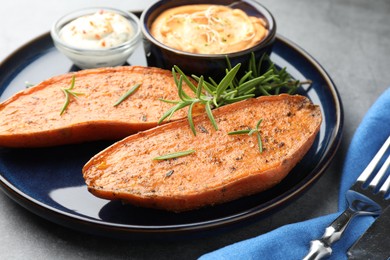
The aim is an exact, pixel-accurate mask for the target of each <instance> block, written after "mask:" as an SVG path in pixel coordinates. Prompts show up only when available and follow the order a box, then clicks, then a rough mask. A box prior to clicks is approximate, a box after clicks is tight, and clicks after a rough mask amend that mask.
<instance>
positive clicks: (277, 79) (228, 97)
mask: <svg viewBox="0 0 390 260" xmlns="http://www.w3.org/2000/svg"><path fill="white" fill-rule="evenodd" d="M240 67H241V64H237V65H235V66H234V67H232V66H231V64H230V61H229V59H227V69H226V74H225V76H224V78H223V79H222V80H221V81H220V82H219V83H217V82H216V81H215V80H214V79H212V78H209V79H208V81H207V80H204V77H203V76H200V77H198V76H196V75H192V78H193V79H195V81H196V82H197V84H194V83H192V82H191V81H190V80H189V79H188V77H187V76H186V75H185V74H184V72H183V71H181V70H180V68H179V67H178V66H176V65H175V66H174V67H173V68H172V75H173V78H174V79H175V84H176V87H177V89H178V96H179V100H165V99H161V101H163V102H167V103H171V104H174V106H172V107H171V108H170V109H169V110H168V111H166V112H165V113H164V114H163V116H162V117H161V118H160V120H159V122H158V123H161V122H162V121H164V120H166V119H167V120H170V118H171V117H172V115H173V114H174V113H175V112H176V111H178V110H180V109H183V108H185V107H189V108H188V122H189V125H190V128H191V131H192V132H193V134H194V135H196V130H195V129H196V128H195V125H194V122H193V116H192V110H193V108H194V106H195V105H196V104H201V105H204V106H205V110H206V114H207V116H208V118H209V120H210V122H211V124H212V125H213V127H214V128H215V129H216V130H218V125H217V123H216V121H215V118H214V116H213V113H212V110H213V109H214V108H217V107H220V106H223V105H226V104H231V103H235V102H238V101H242V100H245V99H248V98H251V97H257V96H260V95H278V94H280V93H281V92H286V93H288V94H294V93H295V92H296V90H297V89H298V88H299V87H300V86H301V85H303V84H308V83H311V82H310V81H303V82H301V81H299V80H294V79H293V78H292V77H291V75H290V74H288V72H287V71H286V68H282V69H278V68H277V67H276V65H275V64H274V63H273V62H272V61H271V60H270V59H269V57H268V56H267V55H263V56H262V57H261V59H259V61H256V59H255V55H254V54H253V53H252V54H251V57H250V61H249V65H248V71H247V72H245V74H244V75H243V76H242V77H241V78H239V77H238V76H237V75H238V72H239V70H240ZM262 71H265V72H264V73H262ZM183 82H185V83H186V84H187V86H188V87H189V88H190V90H191V91H192V92H193V93H192V94H191V95H190V94H188V93H186V92H185V91H184V89H183Z"/></svg>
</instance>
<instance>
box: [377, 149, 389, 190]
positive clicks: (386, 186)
mask: <svg viewBox="0 0 390 260" xmlns="http://www.w3.org/2000/svg"><path fill="white" fill-rule="evenodd" d="M386 163H387V167H389V164H390V156H389V157H388V158H387V161H386ZM389 188H390V175H388V176H387V179H386V181H385V183H383V185H382V187H381V188H380V190H379V192H381V193H382V192H383V194H384V195H385V194H386V193H387V191H388V190H389Z"/></svg>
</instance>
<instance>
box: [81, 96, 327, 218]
mask: <svg viewBox="0 0 390 260" xmlns="http://www.w3.org/2000/svg"><path fill="white" fill-rule="evenodd" d="M213 114H214V116H215V118H216V121H217V124H218V127H219V130H217V131H216V130H215V129H214V128H213V126H212V125H211V123H210V122H209V120H208V118H207V116H206V115H200V116H196V117H194V122H195V126H196V130H197V135H196V136H194V135H193V133H192V132H191V130H190V127H189V125H188V122H187V120H186V119H183V120H179V121H175V122H172V123H168V124H166V125H163V126H159V127H156V128H153V129H151V130H148V131H145V132H140V133H138V134H135V135H132V136H129V137H127V138H125V139H124V140H122V141H119V142H117V143H115V144H114V145H112V146H110V147H108V148H107V149H105V150H104V151H102V152H101V153H99V154H97V155H96V156H94V157H93V158H92V159H91V160H90V161H89V162H88V163H87V164H86V165H85V166H84V168H83V176H84V178H85V180H86V183H87V185H88V188H89V190H90V191H91V192H92V193H93V194H95V195H96V196H99V197H102V198H106V199H110V200H113V199H120V200H123V201H126V202H128V203H131V204H134V205H138V206H143V207H152V208H159V209H164V210H170V211H185V210H191V209H195V208H199V207H203V206H206V205H213V204H219V203H223V202H226V201H231V200H234V199H237V198H240V197H243V196H247V195H250V194H254V193H257V192H260V191H263V190H265V189H268V188H270V187H272V186H274V185H276V184H277V183H279V182H280V181H281V180H282V179H283V178H284V177H285V176H286V175H287V174H288V172H289V171H290V170H291V169H292V168H293V167H294V166H295V165H296V164H297V163H298V162H299V161H300V160H301V159H302V157H303V156H304V154H305V153H306V152H307V151H308V149H309V148H310V146H311V145H312V144H313V141H314V139H315V136H316V134H317V132H318V131H319V128H320V124H321V112H320V110H319V108H318V107H317V106H314V105H313V104H311V103H310V102H309V100H308V99H307V98H305V97H302V96H289V95H279V96H272V97H260V98H257V99H250V100H246V101H243V102H239V103H235V104H232V105H227V106H224V107H221V108H219V109H216V110H214V112H213ZM260 119H262V122H261V125H260V128H259V129H260V134H261V140H262V145H263V151H262V152H260V151H259V149H258V142H257V137H256V134H253V135H248V134H244V135H228V132H231V131H236V130H242V129H248V128H254V127H255V126H256V123H257V122H258V120H260ZM189 149H193V150H195V152H194V153H192V154H190V155H187V156H184V157H179V158H175V159H170V160H163V161H158V160H154V159H153V158H155V157H157V156H161V155H164V154H169V153H173V152H179V151H186V150H189Z"/></svg>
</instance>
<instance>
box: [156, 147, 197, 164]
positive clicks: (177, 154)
mask: <svg viewBox="0 0 390 260" xmlns="http://www.w3.org/2000/svg"><path fill="white" fill-rule="evenodd" d="M192 153H195V150H192V149H191V150H186V151H180V152H175V153H169V154H165V155H161V156H157V157H155V158H153V160H158V161H161V160H169V159H174V158H178V157H183V156H186V155H190V154H192Z"/></svg>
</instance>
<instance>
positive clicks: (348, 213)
mask: <svg viewBox="0 0 390 260" xmlns="http://www.w3.org/2000/svg"><path fill="white" fill-rule="evenodd" d="M356 215H358V212H356V211H354V210H353V209H351V208H347V209H346V210H345V211H344V212H343V213H341V214H340V216H338V218H336V219H335V220H334V221H333V222H332V224H330V225H329V226H328V227H327V228H326V229H325V233H324V234H323V235H322V237H321V239H317V240H313V241H311V242H310V250H309V253H308V254H307V255H306V256H305V257H304V258H303V260H317V259H322V258H323V257H325V256H329V255H330V254H332V248H331V246H332V244H333V243H334V242H336V241H338V240H339V239H340V237H341V236H342V234H343V233H344V230H345V229H346V228H347V226H348V225H349V223H350V222H351V220H352V219H353V218H354V217H355V216H356Z"/></svg>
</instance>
